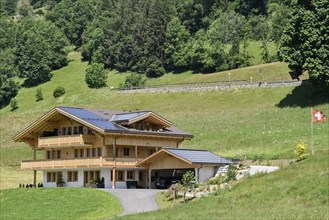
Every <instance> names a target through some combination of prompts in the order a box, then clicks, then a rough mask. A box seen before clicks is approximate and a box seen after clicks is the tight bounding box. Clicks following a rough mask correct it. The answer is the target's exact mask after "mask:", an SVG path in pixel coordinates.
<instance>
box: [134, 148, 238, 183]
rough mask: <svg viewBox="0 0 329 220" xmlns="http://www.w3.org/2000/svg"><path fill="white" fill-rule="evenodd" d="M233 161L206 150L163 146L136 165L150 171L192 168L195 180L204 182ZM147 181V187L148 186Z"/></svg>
mask: <svg viewBox="0 0 329 220" xmlns="http://www.w3.org/2000/svg"><path fill="white" fill-rule="evenodd" d="M231 163H233V162H232V161H230V160H228V159H225V158H222V157H220V156H218V155H216V154H214V153H212V152H209V151H207V150H195V149H179V148H163V149H162V150H160V151H158V152H156V153H155V154H153V155H151V156H149V157H147V158H146V159H144V160H142V161H140V162H138V163H137V164H136V166H137V167H144V168H147V169H148V171H149V176H151V172H152V171H160V172H161V171H168V170H194V172H195V181H196V182H205V181H207V180H208V179H209V178H211V177H213V176H214V175H215V174H216V171H217V169H218V168H219V167H220V166H224V165H228V164H231ZM150 184H151V183H150V182H149V187H150V188H151V186H150Z"/></svg>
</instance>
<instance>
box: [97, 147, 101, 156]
mask: <svg viewBox="0 0 329 220" xmlns="http://www.w3.org/2000/svg"><path fill="white" fill-rule="evenodd" d="M97 156H99V157H101V156H102V148H100V147H98V148H97Z"/></svg>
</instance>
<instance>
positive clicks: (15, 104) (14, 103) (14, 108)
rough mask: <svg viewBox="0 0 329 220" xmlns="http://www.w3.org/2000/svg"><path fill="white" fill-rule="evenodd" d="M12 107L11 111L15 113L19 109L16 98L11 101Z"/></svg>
mask: <svg viewBox="0 0 329 220" xmlns="http://www.w3.org/2000/svg"><path fill="white" fill-rule="evenodd" d="M10 107H11V109H10V111H15V110H16V109H18V104H17V100H16V99H15V98H14V99H12V100H11V101H10Z"/></svg>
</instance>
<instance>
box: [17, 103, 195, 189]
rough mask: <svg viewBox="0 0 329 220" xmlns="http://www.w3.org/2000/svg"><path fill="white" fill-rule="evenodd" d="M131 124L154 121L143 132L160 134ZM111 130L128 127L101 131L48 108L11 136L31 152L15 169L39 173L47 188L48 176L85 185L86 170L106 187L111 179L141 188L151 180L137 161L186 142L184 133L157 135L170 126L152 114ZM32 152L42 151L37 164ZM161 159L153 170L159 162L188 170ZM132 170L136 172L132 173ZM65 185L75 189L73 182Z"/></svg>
mask: <svg viewBox="0 0 329 220" xmlns="http://www.w3.org/2000/svg"><path fill="white" fill-rule="evenodd" d="M127 114H130V113H127ZM140 115H141V116H140ZM96 116H97V115H96ZM96 116H95V117H96ZM112 117H114V116H112ZM96 119H97V118H96ZM97 120H98V119H97ZM104 120H105V119H104ZM144 121H145V123H144ZM134 123H135V124H134ZM136 123H137V124H138V123H139V124H141V123H144V124H145V125H150V123H155V124H152V125H150V126H149V128H156V129H160V130H159V131H156V132H155V131H148V130H143V131H138V130H136V128H137V127H138V126H137V125H136ZM156 123H159V124H156ZM115 126H121V127H127V128H129V129H126V130H127V131H125V130H123V131H121V132H117V131H107V130H104V129H103V130H102V129H101V128H100V127H97V126H95V125H94V124H92V123H89V122H88V121H86V120H85V119H84V118H79V117H77V116H75V115H74V114H71V113H70V112H67V111H63V110H62V109H60V108H54V109H53V110H51V111H50V112H48V113H46V114H45V115H44V116H42V117H41V118H39V119H38V120H37V121H36V122H34V123H32V124H31V125H30V126H28V127H27V128H26V129H24V130H23V131H22V132H20V133H19V134H18V135H16V136H15V137H14V140H15V141H22V142H25V143H26V144H28V145H29V146H30V147H31V148H32V150H33V151H34V157H33V159H32V160H28V161H22V162H21V169H23V170H34V171H35V172H36V171H37V170H42V171H44V182H47V181H48V180H49V181H51V182H49V184H48V185H49V186H52V185H51V184H53V182H52V180H53V179H54V178H50V177H51V176H52V175H55V174H54V172H65V173H66V172H67V178H66V180H67V181H71V180H72V178H73V179H75V178H77V179H79V181H80V182H81V183H82V181H83V186H85V185H86V183H85V181H87V180H89V179H90V175H89V172H91V171H93V172H94V171H95V172H96V171H97V175H101V176H102V177H105V179H106V181H107V182H111V184H112V187H116V185H117V181H118V182H120V181H121V182H122V179H125V180H127V179H128V180H131V178H133V179H135V180H136V181H138V182H139V184H140V186H146V185H147V184H146V182H147V179H148V180H149V181H150V179H151V177H150V176H148V175H150V174H149V173H148V172H149V171H148V170H147V167H141V166H137V163H138V162H140V161H142V160H143V159H145V158H147V157H149V156H150V155H152V154H154V153H156V152H158V151H159V150H161V149H162V148H166V147H168V148H177V147H178V146H179V144H180V143H181V142H182V141H183V140H185V139H191V138H192V135H189V134H181V133H177V134H176V133H175V132H161V131H162V130H163V131H167V128H166V129H165V127H164V126H171V124H170V122H168V121H166V120H165V119H163V118H161V117H160V116H157V115H156V114H155V113H147V114H139V115H138V117H135V118H132V119H131V120H129V121H125V122H124V123H121V124H115ZM119 128H120V127H119ZM36 151H42V152H43V154H42V155H43V156H42V158H41V159H40V160H37V158H36ZM163 159H165V161H166V162H159V163H158V165H157V167H156V168H158V169H161V166H162V165H163V164H162V163H167V164H168V163H169V164H172V168H175V167H177V166H178V167H184V168H191V166H190V165H189V164H186V163H180V164H177V161H176V160H175V161H173V160H171V158H170V157H168V158H163ZM123 171H124V173H122V172H123ZM133 171H134V172H137V173H136V175H135V174H133ZM86 175H88V176H87V177H86ZM125 175H126V176H125ZM91 176H92V175H91ZM48 177H49V178H48ZM127 177H130V179H129V178H127ZM81 179H82V180H81ZM44 185H47V184H45V183H44ZM71 185H72V186H75V185H74V184H73V183H72V184H71ZM77 186H81V184H80V185H77ZM107 186H110V184H108V185H107Z"/></svg>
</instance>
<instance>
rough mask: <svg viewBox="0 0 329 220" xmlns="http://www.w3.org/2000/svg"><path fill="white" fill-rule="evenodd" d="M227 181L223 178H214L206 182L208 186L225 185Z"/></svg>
mask: <svg viewBox="0 0 329 220" xmlns="http://www.w3.org/2000/svg"><path fill="white" fill-rule="evenodd" d="M226 181H227V178H226V177H225V176H216V177H213V178H211V179H209V180H208V184H209V185H220V184H222V183H225V182H226Z"/></svg>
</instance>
